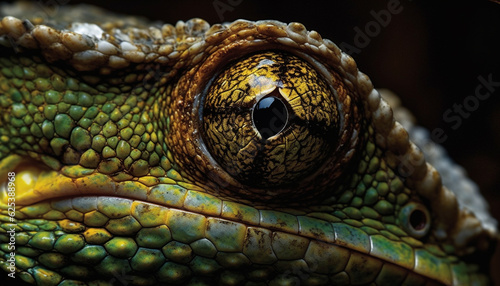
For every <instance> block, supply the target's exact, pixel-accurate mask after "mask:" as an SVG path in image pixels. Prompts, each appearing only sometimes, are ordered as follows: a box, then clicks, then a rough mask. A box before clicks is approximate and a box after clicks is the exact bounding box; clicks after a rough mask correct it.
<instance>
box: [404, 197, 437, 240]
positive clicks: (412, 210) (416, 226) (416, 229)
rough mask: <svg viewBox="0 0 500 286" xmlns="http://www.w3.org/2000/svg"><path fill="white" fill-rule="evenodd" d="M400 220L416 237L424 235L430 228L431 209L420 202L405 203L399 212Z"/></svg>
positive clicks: (409, 232) (405, 228)
mask: <svg viewBox="0 0 500 286" xmlns="http://www.w3.org/2000/svg"><path fill="white" fill-rule="evenodd" d="M399 221H400V224H401V226H402V227H403V229H404V230H406V231H407V232H408V234H410V235H411V236H414V237H416V238H421V237H424V236H425V235H427V233H428V232H429V230H430V225H431V218H430V214H429V211H428V210H427V208H426V207H425V206H424V205H422V204H420V203H415V202H411V203H408V204H407V205H405V206H404V207H403V208H402V209H401V211H400V212H399Z"/></svg>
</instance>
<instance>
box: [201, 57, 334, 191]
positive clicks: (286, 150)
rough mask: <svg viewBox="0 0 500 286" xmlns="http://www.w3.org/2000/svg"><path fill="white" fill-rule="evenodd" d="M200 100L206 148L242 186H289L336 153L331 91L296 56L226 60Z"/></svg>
mask: <svg viewBox="0 0 500 286" xmlns="http://www.w3.org/2000/svg"><path fill="white" fill-rule="evenodd" d="M204 98H205V99H204V102H203V103H202V111H201V119H202V127H203V128H202V130H203V132H202V136H203V140H204V142H205V145H206V146H207V149H208V151H209V152H210V154H211V155H212V157H213V158H214V159H215V160H216V161H217V163H218V164H219V165H220V166H221V167H222V168H224V170H225V171H226V172H227V173H229V174H230V175H231V176H232V177H233V178H235V179H236V180H238V181H239V182H240V183H242V184H244V185H247V186H252V187H258V188H262V187H264V188H266V187H277V186H280V187H283V186H286V185H291V184H294V183H295V182H297V181H299V180H301V179H303V178H305V177H307V176H309V175H310V174H312V173H314V172H315V171H316V170H317V169H318V168H319V167H320V166H321V164H323V163H324V162H325V160H326V159H327V158H328V157H329V155H331V153H332V151H333V150H334V149H335V148H336V147H337V142H338V139H339V138H338V137H339V125H340V123H339V122H340V118H339V113H338V107H337V99H336V96H335V92H334V91H333V89H332V88H330V87H329V85H328V84H327V83H326V82H325V80H324V79H323V78H322V76H321V75H320V74H319V73H318V72H317V71H316V70H315V69H314V68H313V67H312V66H311V65H310V64H309V63H308V62H306V61H304V60H302V59H300V58H299V57H297V56H295V55H291V54H288V53H285V52H278V51H268V52H260V53H256V54H253V55H250V56H248V57H246V58H243V59H240V60H238V61H236V62H233V63H231V64H229V65H228V66H227V67H226V68H225V69H223V70H222V72H221V73H219V74H218V75H217V76H216V77H215V78H214V79H213V81H212V83H211V85H210V87H208V89H207V91H206V93H205V95H204Z"/></svg>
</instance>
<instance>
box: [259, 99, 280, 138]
mask: <svg viewBox="0 0 500 286" xmlns="http://www.w3.org/2000/svg"><path fill="white" fill-rule="evenodd" d="M253 121H254V125H255V127H256V128H257V130H258V131H259V133H260V135H261V136H262V139H267V138H269V137H271V136H274V135H276V134H278V133H280V132H281V131H282V130H283V128H285V126H286V124H287V122H288V110H287V108H286V105H285V103H283V101H281V99H279V98H277V97H274V96H269V97H265V98H263V99H261V100H260V101H259V102H257V104H256V105H255V107H254V109H253Z"/></svg>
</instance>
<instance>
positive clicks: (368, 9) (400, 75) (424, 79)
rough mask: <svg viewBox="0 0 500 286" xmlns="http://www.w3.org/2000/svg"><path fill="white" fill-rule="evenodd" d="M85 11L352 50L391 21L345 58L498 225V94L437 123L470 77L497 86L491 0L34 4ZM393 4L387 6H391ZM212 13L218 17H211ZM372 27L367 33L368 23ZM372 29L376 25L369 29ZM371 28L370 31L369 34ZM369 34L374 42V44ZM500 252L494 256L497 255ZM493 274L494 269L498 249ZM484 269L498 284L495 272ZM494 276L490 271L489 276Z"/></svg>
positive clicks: (496, 31) (497, 12) (498, 12)
mask: <svg viewBox="0 0 500 286" xmlns="http://www.w3.org/2000/svg"><path fill="white" fill-rule="evenodd" d="M37 2H39V3H42V4H43V3H45V4H47V5H49V4H50V5H53V4H54V3H60V4H64V3H68V4H74V3H80V2H86V3H93V4H96V5H98V6H101V7H104V8H106V9H108V10H111V11H116V12H121V13H126V14H134V15H143V16H146V17H148V18H150V19H153V20H159V21H162V22H169V23H175V22H176V21H178V20H188V19H190V18H194V17H200V18H204V19H205V20H207V21H208V22H209V23H211V24H213V23H219V22H221V21H233V20H235V19H239V18H244V19H248V20H262V19H275V20H280V21H283V22H300V23H302V24H304V25H305V26H306V28H307V29H308V30H316V31H318V32H319V33H320V34H321V35H322V36H323V38H328V39H330V40H332V41H333V42H335V43H337V44H338V45H339V44H341V43H347V44H349V45H352V46H355V36H356V34H357V32H356V29H355V28H356V27H357V29H359V30H361V31H365V29H366V27H367V25H374V23H375V22H374V21H375V18H374V16H373V13H377V12H379V11H381V10H388V5H389V7H397V8H395V9H394V8H393V9H392V10H393V11H394V10H397V11H399V12H398V13H395V14H392V16H391V19H390V20H389V21H388V23H387V25H385V27H381V26H379V27H381V29H380V31H379V32H378V33H373V34H372V35H373V36H372V37H369V40H368V44H365V46H364V47H362V48H361V49H360V50H358V53H354V54H352V55H353V57H354V59H355V60H356V62H357V64H358V67H359V69H360V70H361V71H363V72H364V73H366V74H368V75H369V76H370V78H371V80H372V82H373V83H374V85H375V86H376V87H386V88H390V89H391V90H393V91H394V92H396V93H397V94H398V95H399V96H400V97H401V99H402V102H403V104H404V105H405V106H406V107H408V108H409V109H410V110H411V111H412V112H413V114H414V115H415V117H416V118H417V120H418V122H419V124H420V125H422V126H425V127H427V128H428V129H429V130H433V129H434V128H442V129H443V130H444V132H445V134H446V135H447V136H448V138H447V139H446V140H445V141H444V142H443V143H442V145H444V147H445V148H446V149H447V150H448V152H449V154H450V156H451V157H452V158H453V159H454V160H455V161H456V162H458V163H459V164H460V165H462V166H464V168H465V169H466V170H467V172H468V174H469V176H470V177H471V178H472V179H473V180H474V181H475V182H477V183H478V184H479V186H480V188H481V190H482V192H483V194H484V196H485V197H486V199H487V200H488V201H489V203H490V208H491V212H492V213H493V216H494V217H495V218H496V219H497V220H499V219H500V192H499V191H497V187H499V186H500V150H499V148H498V147H497V146H498V145H499V144H500V87H498V90H495V91H494V92H493V94H492V96H490V97H489V98H488V99H485V100H480V101H479V105H478V106H477V108H475V109H474V110H473V111H471V112H469V116H468V118H464V117H463V116H461V118H462V119H463V120H462V122H461V124H459V125H460V126H455V128H454V127H453V123H455V122H450V120H445V119H444V118H443V115H444V114H445V112H446V111H447V110H448V109H450V108H451V109H453V107H454V105H455V104H463V103H464V99H465V98H467V97H468V96H474V94H475V88H476V87H477V86H478V85H479V84H480V81H479V80H478V76H483V77H484V78H488V76H489V75H491V77H492V78H493V81H498V82H500V44H499V40H498V39H499V37H500V4H495V3H493V2H489V1H486V0H484V1H481V0H476V1H446V3H442V2H445V1H442V2H441V1H427V2H426V3H421V2H424V1H421V2H417V1H409V0H401V1H394V0H390V1H389V0H383V1H379V0H377V1H374V0H372V1H365V0H354V1H353V0H350V1H348V0H343V1H328V2H327V1H270V0H267V1H255V0H215V1H213V0H210V1H193V0H190V1H161V2H160V1H157V2H155V1H132V0H126V1H106V2H105V1H74V0H73V1H68V0H51V1H37ZM391 5H394V6H391ZM217 9H219V10H217ZM370 23H371V24H370ZM375 25H376V24H375ZM372 28H373V27H372ZM375 34H376V35H375ZM499 248H500V247H499ZM492 265H500V250H498V249H497V251H496V253H495V257H494V261H493V262H492ZM498 269H499V268H498V266H497V267H496V269H493V268H492V275H493V276H494V280H495V282H496V284H500V271H498ZM495 270H496V271H495Z"/></svg>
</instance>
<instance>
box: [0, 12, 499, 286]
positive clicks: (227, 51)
mask: <svg viewBox="0 0 500 286" xmlns="http://www.w3.org/2000/svg"><path fill="white" fill-rule="evenodd" d="M29 9H30V7H24V8H23V9H21V10H20V11H21V12H20V11H18V10H16V9H14V8H10V7H7V8H6V7H4V12H3V13H4V14H5V13H6V12H8V13H10V14H11V15H13V16H15V17H5V18H3V20H2V21H1V22H0V39H1V43H2V45H4V46H5V47H3V48H2V52H1V57H0V67H1V69H0V110H1V115H0V160H1V161H0V180H1V182H9V181H11V182H12V178H15V180H14V181H13V182H14V183H15V187H14V186H12V185H10V186H9V185H8V184H7V183H5V184H4V186H3V187H2V188H3V189H2V191H3V198H2V202H1V203H0V207H1V208H2V212H1V215H0V220H1V224H0V226H1V229H0V254H1V257H0V266H1V267H2V269H3V270H5V271H6V273H5V275H7V273H11V272H12V271H14V273H15V276H16V279H22V280H24V281H26V282H28V283H34V284H40V285H74V284H77V283H84V284H90V285H95V284H98V283H101V284H103V285H106V284H110V285H113V284H117V283H122V284H126V285H160V284H165V285H185V284H187V283H190V284H192V285H216V284H217V285H289V284H290V285H291V284H294V283H300V284H301V285H348V284H354V285H364V284H371V285H401V284H402V285H441V284H444V285H469V284H474V285H487V284H488V277H487V272H486V269H487V263H488V261H487V259H484V257H485V255H486V256H487V255H489V254H488V251H489V250H491V247H492V245H493V240H494V236H495V230H494V229H493V228H491V227H487V226H485V225H484V224H483V223H482V222H481V221H479V220H478V219H476V217H475V216H474V214H473V212H472V211H470V210H467V209H465V208H461V207H460V206H459V203H458V202H457V200H456V199H455V196H454V195H453V193H452V192H451V191H449V190H448V189H446V188H445V187H443V186H442V185H441V180H440V178H439V174H438V173H437V171H435V170H434V168H433V167H432V166H431V165H429V164H427V163H426V161H425V159H424V158H423V154H422V153H421V152H420V151H419V149H418V148H417V147H416V146H415V145H414V144H413V143H411V142H410V141H409V139H408V134H407V132H406V131H405V130H404V128H403V127H402V126H401V125H400V124H399V123H398V122H396V121H395V120H394V118H393V116H392V110H391V108H390V107H389V105H388V104H387V103H386V102H385V101H384V100H383V99H381V97H380V95H379V93H378V92H377V91H376V90H374V89H373V86H372V85H371V83H370V81H369V79H368V78H367V77H366V76H365V75H364V74H362V73H361V72H359V71H358V70H357V68H356V65H355V63H354V61H353V60H352V58H350V57H349V56H348V55H346V54H343V53H342V52H341V51H340V50H339V49H338V48H337V46H336V45H335V44H333V43H332V42H331V41H329V40H324V39H322V38H321V36H320V35H319V34H318V33H316V32H314V31H310V32H309V31H307V30H306V29H305V28H304V27H303V26H302V25H301V24H298V23H291V24H288V25H286V24H283V23H280V22H276V21H260V22H248V21H236V22H233V23H229V24H225V25H213V26H210V25H208V24H207V23H206V22H204V21H202V20H199V19H194V20H190V21H187V22H178V23H177V24H176V25H175V26H172V25H169V24H165V25H150V24H149V23H147V21H144V20H140V19H136V18H123V17H121V16H115V15H113V14H110V13H108V12H103V11H100V10H89V9H90V8H88V7H85V9H84V8H83V7H74V8H67V7H66V8H63V10H62V11H63V12H61V18H60V19H57V20H53V19H51V20H47V21H45V20H43V19H40V18H37V19H33V20H31V22H29V21H25V22H23V21H22V19H24V17H25V16H26V15H29V14H30V13H29ZM83 10H85V11H86V12H82V11H83ZM103 19H106V21H104V22H103ZM70 22H87V23H97V24H99V26H95V25H90V24H73V25H71V24H68V23H70ZM262 53H263V54H264V56H262V57H264V58H265V59H264V61H262V60H260V61H259V63H260V64H262V65H264V66H266V65H268V66H270V67H269V68H266V70H265V72H263V74H261V75H262V77H260V79H262V80H261V81H258V83H257V84H256V83H255V82H254V81H252V82H250V83H248V84H244V83H243V84H241V82H244V81H245V79H243V78H245V76H246V77H248V76H250V75H249V73H248V71H246V70H245V69H244V68H241V67H239V68H234V71H233V69H232V67H238V63H239V62H241V61H244V59H245V58H247V57H248V56H251V55H255V54H262ZM284 55H285V56H284ZM258 57H259V56H258ZM284 58H289V59H291V58H293V60H287V61H285V60H283V59H284ZM295 59H297V60H295ZM294 61H298V62H299V63H298V64H295V63H290V62H294ZM287 64H290V66H289V67H290V69H288V68H287ZM292 66H293V67H299V68H297V70H301V71H302V72H296V73H291V72H290V73H287V70H293V69H292V68H291V67H292ZM273 70H274V71H276V72H270V71H273ZM227 72H229V74H226V73H227ZM234 73H236V74H234ZM242 75H243V76H242ZM306 75H307V76H306ZM225 78H227V79H228V80H224V79H225ZM304 78H306V79H305V80H304ZM310 78H315V79H314V80H312V79H310ZM300 80H303V81H304V82H305V83H304V84H301V83H300ZM224 84H226V85H224ZM239 84H241V85H240V86H239ZM322 85H325V86H327V91H324V90H323V89H322V88H321V86H322ZM238 86H239V87H238ZM256 87H259V88H260V93H259V92H256V94H255V95H254V96H253V97H252V95H251V93H252V88H254V89H255V88H256ZM307 89H311V90H314V91H315V92H314V93H308V92H307ZM293 92H296V93H297V95H293ZM267 95H272V96H275V97H276V98H278V99H279V100H280V101H281V102H284V103H283V106H285V107H286V108H287V110H288V114H291V115H293V118H292V120H290V121H287V122H288V123H287V124H288V125H287V126H286V127H285V128H284V129H283V131H277V132H276V133H277V134H276V135H275V136H271V137H269V138H268V140H267V141H266V140H261V139H259V136H262V134H260V133H259V131H258V130H257V129H256V128H250V127H249V126H251V124H252V116H251V113H252V109H253V108H255V106H256V105H255V104H256V103H257V102H259V100H260V98H259V96H260V97H262V96H267ZM297 99H300V100H299V101H300V102H297ZM217 102H219V103H220V102H222V103H223V105H224V104H226V105H224V106H222V107H221V105H217ZM331 104H333V105H335V107H334V108H333V107H332V106H330V105H331ZM313 107H315V108H313ZM245 108H246V109H245ZM304 110H307V112H302V111H304ZM324 110H327V111H328V112H326V113H325V115H322V112H324ZM245 112H246V113H245ZM307 116H310V117H307ZM240 117H241V118H240ZM238 118H240V119H238ZM231 120H232V121H231ZM241 120H246V121H247V123H241V122H242V121H241ZM294 120H295V121H294ZM294 124H296V125H294ZM328 124H331V125H332V126H333V127H331V128H330V127H328V128H324V126H325V125H328ZM294 126H298V127H297V128H298V130H302V131H298V132H295V133H294V131H293V130H294ZM322 128H323V129H322ZM241 130H245V131H244V132H243V131H242V132H241V133H240V131H241ZM318 130H323V131H321V132H319V131H318ZM325 130H326V131H325ZM309 131H310V134H312V135H309V134H308V133H307V132H309ZM304 133H306V134H308V135H307V136H313V137H317V138H315V139H314V140H313V139H310V138H311V137H308V138H301V137H300V134H304ZM332 133H334V134H333V135H332ZM240 138H257V139H258V140H255V142H257V143H258V144H262V146H261V147H258V148H257V147H256V150H257V151H256V152H257V153H259V152H261V153H259V154H260V155H257V156H254V155H255V152H254V153H252V152H247V153H244V152H243V153H241V152H239V151H240V149H238V148H241V150H243V149H244V148H243V147H246V146H249V145H250V144H249V143H241V142H240V141H238V140H240ZM308 139H310V140H308ZM322 139H327V140H326V141H325V142H326V143H325V145H324V146H327V147H324V148H326V149H331V150H324V152H323V153H322V152H320V153H317V154H315V153H312V154H311V153H308V154H306V153H300V151H297V150H300V148H299V147H297V148H298V149H297V148H295V149H294V145H293V144H295V143H296V142H299V143H302V144H299V145H300V147H302V148H303V149H304V150H309V149H308V148H311V146H312V145H314V144H316V143H314V142H321V140H322ZM279 140H283V141H282V142H285V143H279V144H276V146H273V145H272V144H274V143H276V142H278V141H279ZM280 142H281V141H280ZM311 142H312V143H311ZM257 143H255V144H257ZM311 144H312V145H311ZM224 145H227V146H228V147H227V148H228V149H230V150H232V151H231V152H234V153H231V154H233V155H234V154H236V155H234V156H233V155H227V156H233V157H230V159H228V160H225V159H224V158H222V157H224V154H226V153H225V151H224V150H226V149H223V148H225V147H224ZM214 146H218V147H214ZM297 146H298V145H297ZM320 146H323V145H320ZM217 148H222V149H223V150H222V151H217ZM283 150H286V151H283ZM287 152H288V153H287ZM294 152H295V153H294ZM307 152H309V151H307ZM287 154H299V155H287ZM238 156H244V157H243V159H241V158H242V157H238ZM245 156H246V157H245ZM252 156H253V157H252ZM259 156H260V157H259ZM304 156H313V157H314V158H315V159H316V161H317V162H318V163H317V164H318V165H317V166H316V165H315V166H314V170H310V168H309V167H308V166H306V167H304V166H303V165H302V164H304V162H308V161H310V160H309V159H306V158H304ZM257 157H259V158H260V159H258V160H257V159H256V161H251V160H253V159H254V158H257ZM266 158H267V159H269V160H268V161H266V160H265V159H266ZM240 159H241V160H250V161H249V162H252V163H247V162H240V161H237V160H240ZM233 161H237V162H234V163H235V164H234V165H231V166H228V165H230V163H231V162H233ZM262 162H264V163H262ZM269 162H271V163H269ZM292 163H293V164H292ZM259 164H260V165H259ZM280 164H284V165H285V166H287V167H286V168H284V167H282V166H283V165H280ZM287 164H288V165H287ZM235 166H236V167H235ZM245 166H250V167H252V168H253V169H251V168H250V169H251V170H250V171H249V170H248V168H246V167H245ZM280 168H281V169H280ZM283 168H284V169H285V170H287V171H288V170H292V171H290V173H293V174H294V175H290V177H287V175H285V176H284V177H280V178H284V179H276V177H274V176H267V177H266V170H273V172H274V171H275V170H278V171H279V172H278V171H275V172H276V173H277V174H283V172H281V171H280V170H282V169H283ZM295 168H297V170H302V169H305V170H306V171H303V172H302V171H300V172H298V173H297V174H299V175H295V174H296V173H294V172H295V171H294V170H296V169H295ZM256 169H257V170H256ZM246 172H250V173H251V174H252V175H251V176H248V177H245V174H248V173H246ZM252 172H253V173H252ZM14 173H15V176H13V174H14ZM285 173H286V172H285ZM238 174H243V175H241V176H239V175H238ZM255 174H257V175H255ZM259 176H262V181H263V182H267V183H262V182H253V181H255V180H256V178H258V177H259ZM242 178H243V179H242ZM245 178H250V179H245ZM289 180H292V181H293V183H290V182H289ZM9 187H10V189H9ZM12 203H15V211H14V208H13V205H12ZM9 204H11V205H10V206H9ZM9 207H10V208H9ZM14 217H15V219H11V218H14ZM11 229H13V230H15V250H12V249H11V248H9V247H10V246H11V245H10V244H9V241H10V239H11V235H10V233H12V231H11V232H8V231H10V230H11ZM11 252H13V253H15V258H16V263H15V267H14V268H11V264H10V262H9V258H10V256H11V254H10V253H11ZM77 285H81V284H77ZM295 285H296V284H295Z"/></svg>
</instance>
